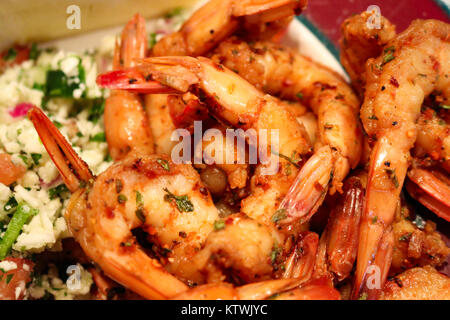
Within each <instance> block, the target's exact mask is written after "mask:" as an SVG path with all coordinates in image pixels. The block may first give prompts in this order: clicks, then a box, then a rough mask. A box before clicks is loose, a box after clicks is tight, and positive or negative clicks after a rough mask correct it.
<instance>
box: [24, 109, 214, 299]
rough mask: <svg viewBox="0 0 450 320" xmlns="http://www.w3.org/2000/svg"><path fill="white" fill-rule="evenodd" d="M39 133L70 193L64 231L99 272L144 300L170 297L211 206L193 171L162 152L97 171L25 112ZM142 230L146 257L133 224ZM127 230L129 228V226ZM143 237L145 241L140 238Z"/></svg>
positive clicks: (204, 232) (210, 217) (203, 232)
mask: <svg viewBox="0 0 450 320" xmlns="http://www.w3.org/2000/svg"><path fill="white" fill-rule="evenodd" d="M29 117H30V119H31V121H32V122H33V124H34V126H35V128H36V130H37V131H38V133H39V136H40V138H41V140H42V142H43V143H44V146H45V147H46V149H47V151H48V152H49V154H50V156H51V158H52V160H53V161H54V162H55V164H56V166H57V168H58V169H59V171H60V173H61V175H62V178H63V180H64V182H65V183H66V185H67V187H68V188H69V190H70V191H71V192H73V194H72V197H71V198H70V201H69V204H68V207H67V212H66V213H65V218H66V221H67V224H68V226H69V230H70V232H71V233H72V234H73V236H74V237H75V239H76V240H77V242H79V243H80V245H81V247H82V248H83V250H84V251H85V253H86V255H87V256H88V257H89V258H91V259H92V260H93V261H95V262H96V263H97V264H98V265H99V266H100V268H101V269H102V270H103V271H104V272H105V274H106V275H108V276H109V277H111V278H112V279H113V280H115V281H117V282H119V283H121V284H123V285H124V286H126V287H128V288H130V289H131V290H133V291H135V292H136V293H138V294H139V295H141V296H143V297H145V298H149V299H162V298H168V297H171V296H175V295H176V294H179V293H181V292H183V291H185V290H187V288H188V287H187V285H186V284H185V283H183V282H182V281H181V280H179V279H178V278H176V277H175V276H173V275H172V274H170V273H169V272H168V271H166V269H164V267H166V268H167V270H170V272H173V273H174V274H176V275H177V276H178V277H179V278H180V279H184V280H186V281H187V280H189V279H186V278H184V276H185V275H190V274H192V272H191V273H190V270H186V268H187V266H189V264H187V263H185V262H186V261H189V259H191V258H192V257H193V256H194V255H195V253H196V252H197V251H198V249H200V248H201V246H202V244H203V242H204V241H205V239H206V237H207V236H208V235H209V233H210V232H211V231H212V230H213V225H214V221H215V220H217V219H218V212H217V209H216V208H215V206H214V204H213V202H212V199H211V196H210V194H209V192H208V191H207V189H206V188H205V187H203V185H202V183H201V180H200V177H199V175H198V173H197V172H196V171H195V170H194V169H193V168H192V167H191V166H189V165H184V164H179V165H177V164H174V163H172V162H171V161H170V160H169V159H168V158H167V157H164V156H160V157H159V156H157V155H146V156H139V157H127V158H125V159H124V160H122V161H119V162H116V163H114V164H113V165H112V166H111V167H109V168H108V169H107V170H106V171H104V172H103V173H102V174H100V175H99V176H98V177H93V176H92V174H91V173H90V171H89V168H88V167H87V165H86V164H85V163H84V162H83V161H82V160H81V159H80V158H79V157H78V156H77V155H76V153H75V152H74V151H73V150H72V148H71V147H70V145H69V144H68V143H67V141H66V140H65V139H64V137H63V136H62V135H61V134H60V133H59V131H58V130H57V129H56V127H55V126H54V125H53V124H52V123H51V121H50V120H49V119H48V118H47V117H46V116H45V115H44V113H43V112H42V111H41V110H40V109H38V108H33V109H31V110H30V111H29ZM139 229H140V230H143V231H144V232H145V233H146V234H148V237H147V238H145V239H147V242H150V243H151V245H150V247H149V249H150V252H149V253H150V254H151V255H152V256H153V257H159V258H160V259H159V260H157V259H155V258H151V257H149V256H148V255H147V254H146V252H145V251H144V248H143V247H142V246H141V245H140V244H139V243H138V242H137V238H136V237H135V233H133V232H134V231H135V230H139ZM132 231H133V232H132ZM145 239H144V240H145Z"/></svg>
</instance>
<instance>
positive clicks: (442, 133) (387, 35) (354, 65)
mask: <svg viewBox="0 0 450 320" xmlns="http://www.w3.org/2000/svg"><path fill="white" fill-rule="evenodd" d="M369 17H370V15H368V14H367V12H363V13H361V14H360V15H356V16H353V17H351V18H349V19H347V20H346V21H344V23H343V25H342V27H341V30H342V34H343V38H342V40H341V45H342V47H343V51H342V54H341V61H342V64H343V65H344V66H345V68H346V70H347V72H348V74H349V75H350V77H351V79H352V83H354V84H356V85H355V86H356V88H357V89H358V92H359V93H360V95H363V94H364V87H365V70H362V69H361V65H362V64H361V63H362V62H365V61H367V60H369V59H370V58H376V57H377V56H379V55H380V53H382V52H383V49H384V47H385V45H386V44H387V43H388V42H389V41H391V40H392V39H394V38H395V37H396V33H395V26H394V25H393V24H392V23H391V22H390V21H389V20H387V19H386V18H385V17H381V25H380V28H379V29H377V28H371V29H370V28H368V27H367V24H366V22H367V20H368V18H369ZM364 65H365V63H364ZM420 76H421V77H426V75H425V74H421V75H420ZM431 97H432V98H433V99H427V100H426V102H425V103H424V105H423V106H422V110H421V114H420V116H419V119H418V121H417V129H418V130H417V139H416V142H415V145H414V149H413V150H412V154H413V156H414V157H415V158H416V161H414V163H413V167H414V169H412V170H410V171H409V173H408V177H409V179H407V181H406V188H407V190H408V192H409V193H410V194H411V196H413V197H414V198H416V199H417V200H419V201H420V202H421V203H422V204H423V205H425V206H426V207H427V208H429V209H430V210H432V211H433V212H435V213H436V214H437V215H438V216H440V217H442V218H444V219H446V220H448V221H449V220H450V202H449V201H448V200H447V199H449V198H450V189H449V183H448V180H449V178H448V177H446V175H445V174H440V173H439V174H438V175H436V174H434V173H433V172H430V171H425V170H426V167H433V166H435V167H436V166H437V167H440V168H442V169H444V170H446V171H447V172H449V171H450V164H449V163H450V138H449V132H450V127H449V125H448V118H449V113H448V110H447V109H445V105H446V104H448V102H447V101H446V98H445V96H440V95H439V94H437V95H432V96H431ZM428 100H431V101H428ZM436 106H438V108H436ZM443 106H444V107H443ZM436 109H437V110H436ZM436 111H437V112H436ZM369 140H371V138H370V137H365V147H366V148H367V149H368V148H370V147H369V145H368V142H369ZM366 153H367V154H368V153H369V152H366ZM361 160H362V162H363V163H364V164H365V163H366V162H368V161H369V160H368V155H367V157H366V156H364V157H363V159H361ZM421 167H425V170H423V169H422V168H421ZM446 181H447V182H446Z"/></svg>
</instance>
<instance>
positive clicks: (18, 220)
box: [0, 202, 38, 261]
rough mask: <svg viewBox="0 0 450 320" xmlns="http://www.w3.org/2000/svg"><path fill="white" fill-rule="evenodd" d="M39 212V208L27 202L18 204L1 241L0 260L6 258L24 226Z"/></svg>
mask: <svg viewBox="0 0 450 320" xmlns="http://www.w3.org/2000/svg"><path fill="white" fill-rule="evenodd" d="M37 213H38V210H36V209H33V208H31V207H30V206H29V205H28V204H26V203H25V202H21V203H19V204H18V206H17V209H16V211H15V212H14V214H13V216H12V218H11V220H10V221H9V223H8V227H7V228H6V231H5V233H4V235H3V238H2V239H1V241H0V261H1V260H3V259H5V257H6V256H7V255H8V253H9V251H10V250H11V247H12V245H13V244H14V242H15V241H16V239H17V237H18V236H19V234H20V232H21V231H22V228H23V226H24V225H25V224H26V223H28V221H29V220H30V218H31V217H32V216H34V215H35V214H37Z"/></svg>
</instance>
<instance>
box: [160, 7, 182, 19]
mask: <svg viewBox="0 0 450 320" xmlns="http://www.w3.org/2000/svg"><path fill="white" fill-rule="evenodd" d="M181 12H183V8H182V7H178V8H175V9H172V10H170V11H169V12H167V13H166V14H165V15H164V18H166V19H168V18H173V17H175V16H177V15H180V14H181Z"/></svg>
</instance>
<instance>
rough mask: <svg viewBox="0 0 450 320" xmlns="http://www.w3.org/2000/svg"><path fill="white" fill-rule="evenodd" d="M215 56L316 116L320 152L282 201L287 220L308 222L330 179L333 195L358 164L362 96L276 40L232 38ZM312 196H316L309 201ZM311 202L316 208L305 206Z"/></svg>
mask: <svg viewBox="0 0 450 320" xmlns="http://www.w3.org/2000/svg"><path fill="white" fill-rule="evenodd" d="M213 60H215V61H217V62H220V63H223V64H224V65H225V66H227V67H228V68H230V69H232V70H234V71H235V72H237V73H238V74H240V75H242V76H243V77H244V78H246V79H247V80H248V81H249V82H250V83H252V84H253V85H255V86H256V87H257V88H259V89H262V90H263V91H265V92H267V93H270V94H273V95H276V96H278V97H280V98H283V99H288V100H292V101H301V102H302V103H304V104H306V105H307V106H309V107H310V108H311V109H312V110H313V112H314V113H315V114H316V115H317V118H318V119H317V123H318V139H317V142H316V145H315V150H316V153H315V154H314V155H313V157H312V158H311V159H310V160H309V163H307V164H306V165H305V166H304V167H303V168H302V170H301V172H300V174H299V178H298V179H297V180H296V183H294V185H293V186H292V187H291V190H290V191H289V194H288V195H287V197H286V199H285V200H284V201H283V203H282V205H281V208H283V209H286V210H287V213H288V219H286V221H290V220H295V219H301V220H307V219H308V218H309V217H310V216H311V215H312V214H314V212H315V210H316V209H317V207H318V206H319V205H320V204H321V202H322V200H323V198H324V195H325V194H326V190H327V189H328V184H329V183H331V188H330V193H331V194H333V193H334V192H335V190H341V186H342V180H343V179H344V178H345V176H346V175H347V174H348V172H349V171H350V169H351V168H354V167H355V166H356V165H357V164H358V162H359V159H360V155H361V144H362V141H361V139H362V134H361V129H360V127H359V123H358V111H359V100H358V98H357V97H356V95H355V94H354V93H353V91H352V89H351V88H350V86H349V85H348V84H347V83H345V81H344V80H343V79H341V78H340V77H339V76H338V75H336V74H335V73H334V72H332V71H331V70H328V69H327V68H325V67H323V66H321V65H319V64H317V63H315V62H313V61H311V60H310V59H309V58H306V57H304V56H301V55H300V54H298V53H297V52H294V51H293V50H292V49H289V48H285V47H281V46H279V45H275V44H273V43H269V42H256V43H254V44H251V45H250V44H247V43H245V42H242V41H240V40H238V39H235V38H232V39H229V40H228V41H224V42H222V43H221V44H220V46H219V47H218V48H217V50H216V51H215V54H214V56H213ZM330 148H331V151H329V150H330ZM321 160H325V161H327V162H328V163H323V162H321ZM316 163H317V164H318V163H321V165H320V166H318V165H315V164H316ZM315 175H320V176H321V177H320V179H318V178H316V177H314V178H312V180H311V177H313V176H315ZM300 178H301V179H300ZM303 179H308V180H303ZM305 181H308V185H306V182H305ZM310 181H313V182H318V183H319V184H318V185H317V184H316V186H317V187H315V188H313V189H314V190H311V188H310V187H311V186H312V184H309V182H310ZM308 197H309V198H312V199H314V200H309V201H308V200H307V198H308ZM306 203H310V204H313V205H314V206H313V207H311V206H306V205H305V204H306Z"/></svg>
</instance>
